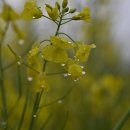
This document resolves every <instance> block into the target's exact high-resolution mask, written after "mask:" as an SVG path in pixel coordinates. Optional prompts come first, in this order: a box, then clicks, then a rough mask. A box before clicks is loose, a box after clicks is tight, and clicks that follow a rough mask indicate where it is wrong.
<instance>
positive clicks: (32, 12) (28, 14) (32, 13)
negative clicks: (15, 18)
mask: <svg viewBox="0 0 130 130" xmlns="http://www.w3.org/2000/svg"><path fill="white" fill-rule="evenodd" d="M42 15H43V14H42V11H41V10H40V9H39V7H37V5H36V3H34V2H26V3H25V5H24V10H23V12H22V14H21V16H22V17H23V18H24V19H25V20H31V19H39V18H41V17H42Z"/></svg>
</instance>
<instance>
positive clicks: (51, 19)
mask: <svg viewBox="0 0 130 130" xmlns="http://www.w3.org/2000/svg"><path fill="white" fill-rule="evenodd" d="M42 16H43V17H45V18H47V19H49V20H51V21H53V22H54V23H55V24H57V25H58V23H57V22H56V21H54V20H52V19H51V18H49V17H47V16H45V15H42Z"/></svg>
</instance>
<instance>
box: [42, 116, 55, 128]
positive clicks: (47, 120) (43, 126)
mask: <svg viewBox="0 0 130 130" xmlns="http://www.w3.org/2000/svg"><path fill="white" fill-rule="evenodd" d="M51 117H52V114H50V115H49V116H48V118H47V119H46V121H45V123H44V124H43V125H42V127H41V129H40V130H44V128H45V126H46V125H47V123H48V122H49V120H50V119H51Z"/></svg>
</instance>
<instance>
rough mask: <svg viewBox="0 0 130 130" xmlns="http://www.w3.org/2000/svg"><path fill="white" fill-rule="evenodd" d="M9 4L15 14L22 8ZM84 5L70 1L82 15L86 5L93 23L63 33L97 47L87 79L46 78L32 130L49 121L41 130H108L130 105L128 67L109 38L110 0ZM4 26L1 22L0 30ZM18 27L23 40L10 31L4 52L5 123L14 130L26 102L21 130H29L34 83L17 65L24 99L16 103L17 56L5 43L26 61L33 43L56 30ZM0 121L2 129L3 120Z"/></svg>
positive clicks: (129, 127) (41, 23)
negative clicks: (74, 80)
mask: <svg viewBox="0 0 130 130" xmlns="http://www.w3.org/2000/svg"><path fill="white" fill-rule="evenodd" d="M8 2H9V3H10V4H11V5H12V6H13V7H14V8H15V9H16V10H17V11H19V12H20V11H21V10H22V8H23V7H21V8H20V5H17V6H18V8H17V6H16V5H15V4H16V3H15V2H16V1H15V0H14V3H12V2H13V0H11V2H10V1H9V0H8ZM83 2H84V3H82V2H81V3H80V2H79V1H78V2H76V1H73V2H72V1H70V6H72V7H74V6H76V7H77V8H78V10H81V9H82V8H83V7H84V6H85V5H89V6H90V7H91V15H92V22H91V23H90V24H86V23H83V22H79V23H71V24H70V25H69V24H68V25H66V26H65V27H63V28H62V30H63V31H65V32H66V33H68V34H69V35H71V36H72V37H73V38H74V39H76V40H81V41H82V40H83V41H84V42H86V43H94V44H96V46H97V47H96V49H94V50H92V53H91V55H90V57H89V61H88V62H87V63H85V71H86V72H87V75H86V76H84V77H83V78H82V79H80V80H79V81H77V82H73V81H72V80H71V79H70V78H68V77H65V76H64V75H63V74H55V75H50V76H48V81H49V84H50V85H49V87H48V88H47V90H46V91H45V92H44V94H43V97H42V101H41V105H40V106H41V107H40V109H39V112H38V116H37V118H36V123H35V125H34V128H33V129H34V130H40V128H41V126H42V125H43V124H44V123H45V122H46V121H47V119H48V117H49V120H48V122H47V124H46V125H45V128H44V129H45V130H62V127H64V125H65V127H64V130H112V129H113V128H114V126H115V125H116V123H117V122H118V121H119V120H120V118H121V117H122V115H123V114H124V113H125V112H126V111H127V110H128V108H129V106H130V104H129V103H130V102H129V99H130V94H129V93H130V88H129V86H130V81H129V80H130V71H129V67H127V68H126V66H127V65H128V62H126V61H124V60H123V59H122V46H119V44H118V43H116V41H115V40H114V39H112V36H111V35H112V33H111V32H112V20H111V19H113V17H115V16H114V15H113V14H112V12H109V10H110V9H109V6H110V3H109V1H108V0H95V1H94V0H92V1H87V2H86V1H83ZM21 3H24V1H21ZM44 3H49V4H50V3H53V1H50V0H48V1H47V0H46V1H40V0H39V1H38V4H39V6H41V7H42V4H44ZM42 8H44V7H42ZM4 24H5V23H3V22H2V21H0V28H2V27H3V26H4ZM17 24H18V25H19V26H20V29H21V30H22V32H23V34H24V39H20V38H19V37H18V36H17V35H16V34H15V33H14V31H13V30H12V29H11V27H10V28H9V30H8V33H7V35H6V40H5V44H4V48H3V56H4V57H3V59H4V60H3V64H4V68H3V69H4V73H5V86H6V96H7V105H8V112H9V118H8V122H9V126H10V129H9V130H15V129H16V127H17V123H18V122H19V119H20V116H21V113H22V110H23V107H24V104H25V103H26V101H28V109H27V110H26V116H25V118H24V123H23V126H22V130H28V125H29V120H30V115H31V111H32V104H33V102H34V96H35V95H36V92H35V90H34V89H33V88H34V87H35V83H33V82H29V81H28V80H27V68H26V67H25V66H21V67H20V73H21V75H22V87H23V96H22V98H20V99H18V93H19V92H18V68H17V65H16V61H15V57H14V56H13V55H12V53H11V52H10V51H9V49H8V48H7V45H6V44H7V43H8V44H10V45H11V46H12V48H13V49H14V50H15V52H16V53H17V54H18V55H22V56H24V57H25V60H26V54H27V53H28V51H29V50H30V49H31V47H32V45H33V43H34V42H35V41H41V40H43V39H46V38H48V37H49V36H50V35H53V34H54V32H55V30H56V27H55V26H54V25H53V23H50V21H48V20H43V19H40V20H34V21H32V22H23V21H18V23H17ZM126 64H127V65H126ZM61 71H62V67H61V66H59V65H57V64H51V63H49V64H48V67H47V72H48V73H55V72H61ZM28 87H29V89H30V90H29V92H28ZM27 98H28V99H27ZM17 99H18V100H17ZM16 102H17V103H16ZM0 103H1V101H0ZM49 103H50V104H49ZM44 104H45V105H44ZM46 104H47V105H46ZM15 105H16V106H15ZM1 107H2V105H0V113H1V115H2V109H1ZM0 122H1V126H2V125H3V124H2V123H3V122H2V118H1V116H0ZM123 130H130V124H129V122H126V124H125V126H124V128H123Z"/></svg>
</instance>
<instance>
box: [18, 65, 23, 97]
mask: <svg viewBox="0 0 130 130" xmlns="http://www.w3.org/2000/svg"><path fill="white" fill-rule="evenodd" d="M17 70H18V86H19V98H21V96H22V78H21V68H20V65H18V64H17Z"/></svg>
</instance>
